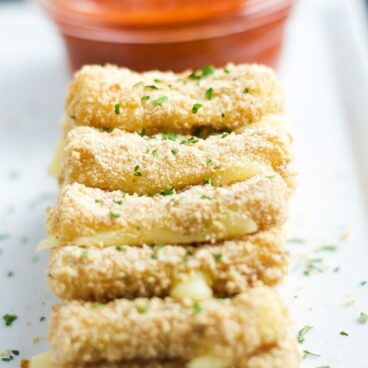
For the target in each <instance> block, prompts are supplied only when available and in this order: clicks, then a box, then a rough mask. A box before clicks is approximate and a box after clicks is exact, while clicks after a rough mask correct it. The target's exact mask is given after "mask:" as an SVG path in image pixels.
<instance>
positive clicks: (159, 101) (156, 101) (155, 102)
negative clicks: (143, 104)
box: [152, 96, 169, 106]
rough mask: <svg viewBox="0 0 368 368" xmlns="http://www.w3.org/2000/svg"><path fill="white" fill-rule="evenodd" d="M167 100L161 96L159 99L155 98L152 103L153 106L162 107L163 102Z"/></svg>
mask: <svg viewBox="0 0 368 368" xmlns="http://www.w3.org/2000/svg"><path fill="white" fill-rule="evenodd" d="M168 100H169V99H168V97H167V96H161V97H159V98H157V99H156V100H153V101H152V103H153V104H154V105H156V106H157V105H163V104H164V103H165V102H167V101H168Z"/></svg>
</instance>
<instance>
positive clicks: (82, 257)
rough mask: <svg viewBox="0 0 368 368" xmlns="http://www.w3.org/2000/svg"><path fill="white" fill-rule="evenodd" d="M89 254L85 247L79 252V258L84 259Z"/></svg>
mask: <svg viewBox="0 0 368 368" xmlns="http://www.w3.org/2000/svg"><path fill="white" fill-rule="evenodd" d="M88 256H89V251H88V250H87V249H85V250H83V251H82V252H81V254H80V258H81V259H86V258H88Z"/></svg>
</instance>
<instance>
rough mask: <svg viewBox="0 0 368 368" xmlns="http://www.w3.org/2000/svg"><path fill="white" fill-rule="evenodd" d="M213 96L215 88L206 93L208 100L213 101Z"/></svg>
mask: <svg viewBox="0 0 368 368" xmlns="http://www.w3.org/2000/svg"><path fill="white" fill-rule="evenodd" d="M212 96H213V88H212V87H210V88H208V89H207V91H206V100H212Z"/></svg>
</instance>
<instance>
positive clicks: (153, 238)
mask: <svg viewBox="0 0 368 368" xmlns="http://www.w3.org/2000/svg"><path fill="white" fill-rule="evenodd" d="M287 198H288V188H287V187H286V185H285V183H284V182H283V180H282V179H281V178H280V177H279V176H278V175H277V174H275V176H274V177H271V178H270V177H266V176H261V175H258V176H254V177H253V178H251V179H249V180H247V181H245V182H240V183H236V184H233V185H231V186H229V187H213V186H211V185H204V186H194V187H191V188H189V189H187V190H185V191H183V192H180V193H178V194H172V195H167V196H161V195H160V196H156V197H148V196H137V195H125V196H124V194H123V193H121V192H120V191H114V192H104V191H102V190H100V189H95V188H88V187H86V186H84V185H81V184H78V183H74V184H71V185H67V186H65V187H64V188H62V190H61V193H60V195H59V199H58V203H57V205H56V207H55V209H54V210H50V211H49V213H48V222H47V224H48V232H49V235H51V236H56V237H57V238H58V241H59V243H60V245H65V244H67V243H68V242H73V241H74V242H76V241H77V238H78V237H83V236H93V239H92V238H90V239H88V240H86V242H85V243H84V242H82V244H80V242H79V243H78V245H86V246H91V245H98V246H108V245H121V244H126V245H139V244H151V243H172V244H178V243H179V244H180V243H183V244H185V243H194V242H208V241H211V242H215V241H217V240H221V239H233V238H239V237H241V236H244V235H246V234H247V233H252V232H255V231H257V230H258V231H263V230H267V229H270V228H272V227H279V226H281V225H282V224H283V223H284V221H285V218H286V209H287ZM107 231H110V232H112V231H116V232H117V233H118V234H119V236H120V237H121V238H120V240H119V242H118V243H116V241H117V240H115V239H114V240H111V241H109V240H106V239H101V233H104V232H107ZM96 232H98V234H97V236H100V237H97V236H96Z"/></svg>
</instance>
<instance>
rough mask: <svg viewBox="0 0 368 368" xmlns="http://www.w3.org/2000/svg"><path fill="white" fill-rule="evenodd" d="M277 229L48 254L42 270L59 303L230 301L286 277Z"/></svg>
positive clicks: (65, 249) (67, 249)
mask: <svg viewBox="0 0 368 368" xmlns="http://www.w3.org/2000/svg"><path fill="white" fill-rule="evenodd" d="M282 242H283V236H282V232H281V231H280V230H271V231H269V232H264V233H257V234H255V235H251V236H248V237H247V238H246V239H244V240H236V241H226V242H224V243H220V244H216V245H208V244H206V245H202V246H201V247H190V246H185V247H183V246H175V245H165V246H164V245H163V244H158V245H155V246H147V245H145V246H142V247H129V246H118V247H108V248H82V247H76V246H72V245H71V246H65V247H59V248H56V249H53V250H52V251H51V258H50V262H49V265H48V267H47V271H46V273H47V275H48V279H49V284H50V287H51V290H52V292H53V293H54V294H56V295H57V296H58V297H59V298H61V299H67V300H71V299H77V300H88V301H100V302H106V301H109V300H113V299H115V298H128V299H134V298H137V297H153V296H157V297H165V296H168V295H172V296H173V297H177V298H180V297H183V298H184V297H190V298H192V299H198V300H200V299H205V298H207V297H210V296H211V295H212V294H214V295H216V296H220V297H230V296H234V295H237V294H239V293H241V292H244V291H246V290H247V289H248V288H250V287H254V286H259V285H268V286H274V285H275V284H278V283H280V282H281V281H282V280H283V277H284V276H285V274H286V268H287V258H286V253H285V249H284V248H283V246H282Z"/></svg>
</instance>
